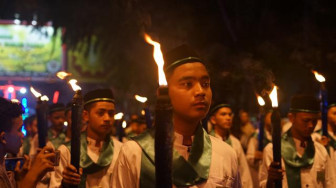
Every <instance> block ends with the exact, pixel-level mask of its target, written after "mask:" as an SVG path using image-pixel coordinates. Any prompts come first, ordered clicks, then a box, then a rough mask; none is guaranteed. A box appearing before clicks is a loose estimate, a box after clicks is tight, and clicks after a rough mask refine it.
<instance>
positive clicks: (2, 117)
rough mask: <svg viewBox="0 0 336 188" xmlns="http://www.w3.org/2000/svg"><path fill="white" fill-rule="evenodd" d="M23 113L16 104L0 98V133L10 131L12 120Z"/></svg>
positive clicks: (20, 106) (21, 107)
mask: <svg viewBox="0 0 336 188" xmlns="http://www.w3.org/2000/svg"><path fill="white" fill-rule="evenodd" d="M23 112H24V110H23V106H22V105H21V104H20V103H18V102H12V101H9V100H7V99H5V98H2V97H0V122H1V123H0V132H3V131H6V132H8V131H10V130H11V129H12V120H13V119H14V118H17V117H19V116H20V115H22V114H23Z"/></svg>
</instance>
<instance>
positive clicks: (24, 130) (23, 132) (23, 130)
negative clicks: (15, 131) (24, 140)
mask: <svg viewBox="0 0 336 188" xmlns="http://www.w3.org/2000/svg"><path fill="white" fill-rule="evenodd" d="M21 132H22V134H23V135H24V136H26V135H27V131H26V129H25V127H24V126H22V128H21Z"/></svg>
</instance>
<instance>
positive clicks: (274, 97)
mask: <svg viewBox="0 0 336 188" xmlns="http://www.w3.org/2000/svg"><path fill="white" fill-rule="evenodd" d="M269 97H270V98H271V101H272V107H278V93H277V86H274V87H273V90H272V92H271V93H270V94H269Z"/></svg>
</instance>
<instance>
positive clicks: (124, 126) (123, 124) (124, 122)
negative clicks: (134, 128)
mask: <svg viewBox="0 0 336 188" xmlns="http://www.w3.org/2000/svg"><path fill="white" fill-rule="evenodd" d="M121 126H122V128H124V129H125V128H126V126H127V123H126V121H125V120H124V121H123V122H122V124H121Z"/></svg>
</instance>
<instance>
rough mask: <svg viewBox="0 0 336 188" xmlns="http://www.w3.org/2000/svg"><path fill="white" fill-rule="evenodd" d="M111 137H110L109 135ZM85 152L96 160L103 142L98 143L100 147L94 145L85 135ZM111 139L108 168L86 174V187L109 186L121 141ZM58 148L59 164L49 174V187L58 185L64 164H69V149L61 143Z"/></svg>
mask: <svg viewBox="0 0 336 188" xmlns="http://www.w3.org/2000/svg"><path fill="white" fill-rule="evenodd" d="M111 138H112V137H111ZM87 141H88V144H87V154H88V156H89V157H90V158H91V160H92V161H93V162H97V161H98V159H99V155H100V153H101V148H102V146H103V142H101V143H100V144H99V145H100V147H96V141H95V140H93V139H91V138H89V137H87ZM112 141H113V158H112V161H111V164H110V166H109V167H108V168H105V169H103V170H100V171H98V172H95V173H92V174H87V177H86V187H90V188H98V187H103V188H105V187H111V181H112V172H113V168H114V165H115V161H116V160H117V158H118V155H119V151H120V148H121V145H122V144H121V143H120V142H119V141H118V140H117V139H115V138H112ZM58 150H60V154H61V159H60V163H59V166H57V167H55V172H54V173H53V174H52V175H51V178H50V186H49V187H50V188H56V187H60V186H61V183H62V179H63V176H62V173H63V170H64V169H65V167H66V166H68V165H70V159H71V153H70V150H69V149H68V148H67V147H66V146H65V145H61V146H60V147H59V148H58Z"/></svg>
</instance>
